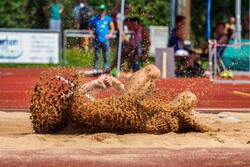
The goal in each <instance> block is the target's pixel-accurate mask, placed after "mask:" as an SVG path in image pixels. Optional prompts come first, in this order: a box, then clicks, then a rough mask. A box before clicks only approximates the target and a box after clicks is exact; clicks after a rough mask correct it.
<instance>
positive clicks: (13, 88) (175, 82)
mask: <svg viewBox="0 0 250 167" xmlns="http://www.w3.org/2000/svg"><path fill="white" fill-rule="evenodd" d="M43 70H44V69H39V68H2V69H0V72H1V74H0V81H1V82H0V92H1V96H0V111H1V112H0V142H1V146H0V166H200V165H201V164H202V166H250V161H249V159H250V129H249V127H250V122H249V120H250V109H249V108H250V105H249V102H250V85H232V84H223V85H218V84H214V83H212V82H210V81H209V78H172V79H161V80H160V81H159V82H158V84H157V88H158V89H159V91H160V92H162V93H163V94H164V95H165V96H164V98H165V99H166V101H169V100H171V99H172V98H174V97H175V96H176V95H177V94H178V93H180V92H182V91H184V90H186V89H189V90H190V91H192V92H194V93H195V94H196V95H197V97H198V100H199V102H198V105H197V107H196V108H195V111H194V114H195V116H196V117H197V119H198V120H199V121H200V122H202V123H203V124H206V125H208V126H210V127H212V128H213V129H214V131H211V132H206V133H182V134H177V133H167V134H163V135H155V134H145V133H136V134H113V133H95V134H90V133H88V132H86V130H85V129H84V127H79V126H77V125H75V124H70V125H69V126H68V127H67V128H66V129H65V130H63V131H62V132H60V133H59V134H54V135H52V134H50V135H48V134H35V133H33V130H32V127H31V121H30V119H29V117H30V114H29V110H28V107H29V103H30V102H29V98H30V95H31V93H32V91H33V89H34V86H35V84H36V81H37V80H38V78H39V76H40V74H41V72H42V71H43ZM92 79H94V77H90V78H88V80H92ZM121 80H122V81H123V82H126V80H127V78H121ZM114 91H115V90H114V89H110V90H107V91H96V94H95V96H98V97H107V96H109V95H110V94H111V93H114Z"/></svg>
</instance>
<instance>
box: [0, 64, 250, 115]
mask: <svg viewBox="0 0 250 167" xmlns="http://www.w3.org/2000/svg"><path fill="white" fill-rule="evenodd" d="M43 70H45V69H40V68H0V94H1V96H0V110H5V109H11V108H12V109H13V108H14V109H16V110H17V111H23V110H22V109H24V110H25V111H28V110H27V109H28V107H29V99H30V96H31V93H32V91H33V88H34V86H35V84H36V81H37V80H38V78H39V76H40V75H41V72H42V71H43ZM90 79H93V78H90ZM157 88H159V90H160V91H161V92H162V94H164V96H165V98H166V99H167V100H170V99H171V98H173V97H175V96H176V95H178V93H180V92H181V91H184V90H186V89H189V90H190V91H192V92H194V93H195V94H196V95H197V97H198V99H199V102H198V105H197V108H230V109H239V108H240V109H243V110H242V111H245V109H246V111H247V112H249V110H247V109H249V108H250V103H249V102H250V84H241V85H233V84H214V83H213V82H210V81H209V78H169V79H161V80H160V81H159V82H158V84H157ZM102 92H103V91H102ZM110 92H111V91H110V90H109V91H106V92H103V93H102V94H104V95H108V94H109V93H110Z"/></svg>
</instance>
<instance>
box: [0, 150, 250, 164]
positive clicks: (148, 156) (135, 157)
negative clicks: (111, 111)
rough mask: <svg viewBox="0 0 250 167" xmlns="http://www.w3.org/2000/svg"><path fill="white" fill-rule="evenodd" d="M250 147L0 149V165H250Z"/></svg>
mask: <svg viewBox="0 0 250 167" xmlns="http://www.w3.org/2000/svg"><path fill="white" fill-rule="evenodd" d="M249 159H250V149H249V148H180V149H167V148H90V149H57V150H56V149H53V150H51V149H47V150H29V151H21V150H0V166H13V167H14V166H26V167H34V166H35V167H43V166H46V167H56V166H61V167H64V166H79V167H80V166H86V167H100V166H101V167H102V166H103V167H104V166H105V167H106V166H109V167H115V166H117V167H125V166H126V167H128V166H129V167H133V166H135V167H156V166H157V167H160V166H162V167H163V166H164V167H165V166H169V167H193V166H202V167H219V166H234V167H249V166H250V161H249Z"/></svg>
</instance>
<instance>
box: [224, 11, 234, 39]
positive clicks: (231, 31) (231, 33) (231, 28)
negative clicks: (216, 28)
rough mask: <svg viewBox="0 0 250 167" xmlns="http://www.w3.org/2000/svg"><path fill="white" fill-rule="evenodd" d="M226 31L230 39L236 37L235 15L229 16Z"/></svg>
mask: <svg viewBox="0 0 250 167" xmlns="http://www.w3.org/2000/svg"><path fill="white" fill-rule="evenodd" d="M225 33H226V34H227V38H228V40H230V39H234V37H235V18H234V17H233V16H232V17H230V18H229V22H228V23H227V24H226V25H225Z"/></svg>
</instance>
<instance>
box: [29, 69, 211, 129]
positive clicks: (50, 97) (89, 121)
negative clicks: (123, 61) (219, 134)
mask: <svg viewBox="0 0 250 167" xmlns="http://www.w3.org/2000/svg"><path fill="white" fill-rule="evenodd" d="M66 71H67V72H68V70H66ZM73 73H75V74H76V75H72V76H73V77H68V78H67V79H66V80H64V81H63V82H62V79H61V83H59V82H60V78H59V79H58V80H57V79H56V78H58V77H48V76H51V75H55V74H54V73H53V72H48V73H46V75H44V76H42V77H41V78H40V81H39V82H38V83H37V85H36V87H35V89H34V92H33V95H32V98H31V106H30V111H31V119H32V124H33V129H34V130H35V132H37V133H54V132H58V131H60V130H62V129H64V128H65V127H66V125H67V124H68V122H69V121H74V122H76V123H79V124H81V125H82V126H87V127H91V128H95V129H100V130H104V131H111V132H112V131H115V132H118V131H119V132H121V131H126V132H147V133H160V134H161V133H167V132H186V131H195V132H206V131H209V130H210V129H209V128H208V127H206V126H204V125H201V124H200V123H198V122H197V121H196V119H195V117H194V116H193V114H192V109H193V108H194V106H195V105H196V103H197V98H196V96H195V95H194V94H193V93H191V92H189V91H185V92H183V93H181V94H179V95H178V96H177V97H176V98H175V99H173V100H172V101H171V102H170V103H165V104H164V103H163V102H161V101H160V100H158V99H157V98H156V97H155V96H153V94H154V93H153V92H154V89H155V85H156V83H157V81H158V80H159V78H160V71H159V69H158V68H157V67H156V66H154V65H152V64H151V65H147V66H146V67H144V68H142V69H141V70H139V71H137V72H135V73H134V74H133V75H132V77H131V78H130V79H129V81H128V82H127V83H126V84H125V85H124V84H123V83H121V82H120V81H119V80H118V79H116V78H115V77H113V76H110V75H107V74H104V75H101V76H100V77H99V78H97V79H96V80H93V81H90V82H86V83H83V82H84V80H85V77H84V76H83V75H77V72H73ZM57 76H58V75H57ZM44 80H46V81H44ZM71 82H72V83H74V84H72V83H71ZM69 85H71V86H69ZM110 87H115V88H116V89H117V90H118V91H119V92H120V93H119V95H116V96H111V97H108V98H104V99H95V100H94V99H93V98H90V96H89V95H88V93H90V92H91V91H93V90H95V89H108V88H110Z"/></svg>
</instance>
